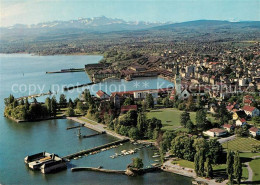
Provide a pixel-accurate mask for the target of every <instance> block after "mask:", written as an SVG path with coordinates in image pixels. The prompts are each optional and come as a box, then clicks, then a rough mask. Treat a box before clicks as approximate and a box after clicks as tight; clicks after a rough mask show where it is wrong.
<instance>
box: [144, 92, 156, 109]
mask: <svg viewBox="0 0 260 185" xmlns="http://www.w3.org/2000/svg"><path fill="white" fill-rule="evenodd" d="M145 101H146V102H147V107H148V108H154V101H153V96H152V94H147V95H146V97H145Z"/></svg>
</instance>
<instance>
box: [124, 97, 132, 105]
mask: <svg viewBox="0 0 260 185" xmlns="http://www.w3.org/2000/svg"><path fill="white" fill-rule="evenodd" d="M133 104H134V100H133V99H132V98H130V97H127V98H126V99H125V101H124V105H133Z"/></svg>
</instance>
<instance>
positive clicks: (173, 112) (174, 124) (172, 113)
mask: <svg viewBox="0 0 260 185" xmlns="http://www.w3.org/2000/svg"><path fill="white" fill-rule="evenodd" d="M183 112H184V111H180V110H178V109H175V108H166V109H157V110H151V111H150V112H148V113H147V117H148V118H152V117H155V118H157V119H160V120H162V124H163V127H162V129H163V130H175V129H177V128H179V127H181V124H180V116H181V113H183ZM195 117H196V113H195V112H190V118H191V121H192V122H193V123H195Z"/></svg>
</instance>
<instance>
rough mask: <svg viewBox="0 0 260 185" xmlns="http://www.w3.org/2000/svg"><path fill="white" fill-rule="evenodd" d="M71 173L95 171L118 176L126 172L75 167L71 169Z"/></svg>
mask: <svg viewBox="0 0 260 185" xmlns="http://www.w3.org/2000/svg"><path fill="white" fill-rule="evenodd" d="M71 171H72V172H75V171H97V172H104V173H118V174H125V172H126V170H108V169H102V168H91V167H76V168H71Z"/></svg>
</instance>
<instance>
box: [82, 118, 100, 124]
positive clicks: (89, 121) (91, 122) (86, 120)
mask: <svg viewBox="0 0 260 185" xmlns="http://www.w3.org/2000/svg"><path fill="white" fill-rule="evenodd" d="M78 119H79V120H81V121H85V122H88V123H90V124H93V125H96V124H97V122H96V121H94V120H92V119H89V118H87V119H86V118H85V117H79V118H78Z"/></svg>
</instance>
